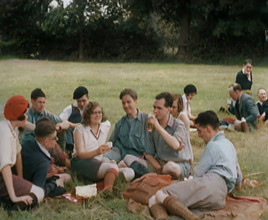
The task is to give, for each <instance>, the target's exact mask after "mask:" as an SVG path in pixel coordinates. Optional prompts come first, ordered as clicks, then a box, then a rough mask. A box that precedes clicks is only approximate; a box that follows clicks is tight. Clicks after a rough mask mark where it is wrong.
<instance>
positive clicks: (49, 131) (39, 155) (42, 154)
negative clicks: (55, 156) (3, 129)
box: [21, 118, 71, 197]
mask: <svg viewBox="0 0 268 220" xmlns="http://www.w3.org/2000/svg"><path fill="white" fill-rule="evenodd" d="M34 134H35V139H28V140H26V141H25V142H23V145H22V151H21V155H22V161H23V177H24V178H25V179H26V180H28V181H30V182H32V183H33V184H35V185H36V186H39V187H42V188H43V189H44V191H45V197H47V196H48V197H54V196H57V195H61V194H63V193H64V192H65V189H64V188H63V183H64V182H65V181H69V180H70V179H71V176H70V175H69V174H66V173H62V174H57V175H53V171H51V170H49V169H51V155H50V153H49V150H50V149H53V148H54V147H55V146H56V143H57V142H56V141H57V139H58V138H57V131H56V128H55V125H54V124H53V123H52V122H51V121H49V120H48V119H47V118H42V119H39V120H38V121H37V124H36V127H35V130H34ZM49 172H50V173H49ZM51 172H52V173H51Z"/></svg>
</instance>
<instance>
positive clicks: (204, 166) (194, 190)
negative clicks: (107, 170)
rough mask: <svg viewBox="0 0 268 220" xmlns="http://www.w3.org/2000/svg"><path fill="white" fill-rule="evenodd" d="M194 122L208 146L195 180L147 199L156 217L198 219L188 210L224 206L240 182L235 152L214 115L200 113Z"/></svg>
mask: <svg viewBox="0 0 268 220" xmlns="http://www.w3.org/2000/svg"><path fill="white" fill-rule="evenodd" d="M195 122H196V124H197V131H198V136H199V137H201V138H202V139H203V140H204V142H205V143H206V144H207V146H206V148H205V150H204V152H203V154H202V156H201V158H200V160H199V162H198V164H197V165H196V167H195V169H194V171H195V175H194V178H193V179H191V180H187V181H183V182H178V183H173V184H171V185H169V186H167V187H165V188H163V189H161V190H159V191H158V192H157V193H156V194H155V196H152V197H151V198H150V200H149V207H150V209H151V211H152V214H153V216H154V217H155V218H159V217H161V218H162V219H165V218H166V217H167V213H166V210H168V211H169V213H170V214H173V215H178V216H181V217H183V218H185V219H199V217H198V216H196V215H194V214H193V213H192V212H191V211H190V210H189V209H219V208H222V207H224V206H225V198H226V195H227V193H228V192H231V191H232V190H233V189H234V188H235V184H236V183H237V182H239V181H240V182H241V181H242V174H241V171H240V168H239V165H238V162H237V155H236V150H235V148H234V146H233V144H232V143H231V142H230V141H229V140H227V139H226V138H225V136H224V133H223V131H219V124H220V123H219V119H218V117H217V115H216V113H215V112H213V111H206V112H203V113H200V114H199V115H198V117H197V119H196V120H195ZM188 208H189V209H188Z"/></svg>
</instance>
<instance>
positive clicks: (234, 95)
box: [229, 87, 239, 101]
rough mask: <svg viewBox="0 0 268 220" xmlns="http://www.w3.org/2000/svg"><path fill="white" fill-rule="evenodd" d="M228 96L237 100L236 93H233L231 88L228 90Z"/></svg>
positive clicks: (237, 95)
mask: <svg viewBox="0 0 268 220" xmlns="http://www.w3.org/2000/svg"><path fill="white" fill-rule="evenodd" d="M229 95H230V97H231V98H232V99H233V100H235V101H236V100H237V99H238V98H239V94H238V91H234V90H233V88H232V87H231V88H229Z"/></svg>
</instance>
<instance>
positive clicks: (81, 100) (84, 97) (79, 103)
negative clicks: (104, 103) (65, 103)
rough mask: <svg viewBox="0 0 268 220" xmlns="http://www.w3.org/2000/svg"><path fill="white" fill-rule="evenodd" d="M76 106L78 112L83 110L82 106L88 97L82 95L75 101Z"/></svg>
mask: <svg viewBox="0 0 268 220" xmlns="http://www.w3.org/2000/svg"><path fill="white" fill-rule="evenodd" d="M76 102H77V106H78V108H79V109H80V110H83V108H84V106H85V105H86V104H87V103H88V95H86V94H85V95H83V96H82V97H81V98H79V99H76Z"/></svg>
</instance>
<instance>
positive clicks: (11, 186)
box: [0, 95, 44, 209]
mask: <svg viewBox="0 0 268 220" xmlns="http://www.w3.org/2000/svg"><path fill="white" fill-rule="evenodd" d="M28 107H29V104H28V101H27V100H26V99H25V98H24V97H23V96H20V95H15V96H12V97H11V98H9V99H8V101H7V102H6V105H5V109H4V116H5V118H6V120H3V121H1V122H0V201H1V202H3V203H4V204H5V205H6V206H7V207H8V208H12V209H17V208H19V209H28V208H31V207H34V206H35V205H37V204H38V203H40V202H41V201H42V200H43V198H44V191H43V189H42V188H40V187H37V186H35V185H33V184H32V183H30V182H28V181H26V180H24V179H23V178H22V160H21V153H20V151H21V145H20V143H19V140H18V135H17V128H18V127H24V126H25V122H26V121H27V118H28V116H27V112H28ZM13 166H15V170H16V174H17V175H14V174H12V170H11V168H12V167H13Z"/></svg>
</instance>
